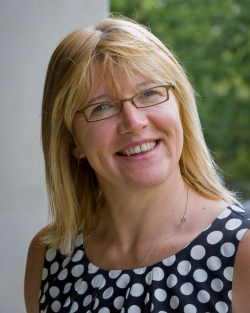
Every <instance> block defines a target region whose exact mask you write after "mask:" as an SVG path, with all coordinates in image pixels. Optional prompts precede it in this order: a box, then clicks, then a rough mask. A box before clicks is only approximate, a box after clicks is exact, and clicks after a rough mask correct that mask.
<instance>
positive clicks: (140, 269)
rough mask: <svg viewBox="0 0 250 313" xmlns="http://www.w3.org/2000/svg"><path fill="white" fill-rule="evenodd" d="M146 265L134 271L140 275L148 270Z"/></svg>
mask: <svg viewBox="0 0 250 313" xmlns="http://www.w3.org/2000/svg"><path fill="white" fill-rule="evenodd" d="M146 269H147V268H146V267H143V268H137V269H136V270H134V273H135V274H138V275H141V274H144V273H145V272H146Z"/></svg>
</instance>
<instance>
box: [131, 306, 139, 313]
mask: <svg viewBox="0 0 250 313" xmlns="http://www.w3.org/2000/svg"><path fill="white" fill-rule="evenodd" d="M128 313H141V309H140V308H139V307H138V306H137V305H132V306H131V307H130V308H129V309H128Z"/></svg>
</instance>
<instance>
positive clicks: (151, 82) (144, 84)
mask: <svg viewBox="0 0 250 313" xmlns="http://www.w3.org/2000/svg"><path fill="white" fill-rule="evenodd" d="M155 83H156V81H155V80H153V79H149V80H146V81H144V82H142V83H139V84H136V85H135V87H136V89H140V88H141V87H144V86H147V85H150V84H155ZM108 97H109V94H108V93H103V94H101V95H99V96H97V97H93V98H91V99H90V101H89V103H95V102H97V101H99V100H105V99H107V98H108Z"/></svg>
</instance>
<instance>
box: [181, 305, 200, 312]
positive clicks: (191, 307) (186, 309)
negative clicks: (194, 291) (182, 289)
mask: <svg viewBox="0 0 250 313" xmlns="http://www.w3.org/2000/svg"><path fill="white" fill-rule="evenodd" d="M196 312H197V309H196V307H195V306H194V305H193V304H187V305H185V306H184V313H196Z"/></svg>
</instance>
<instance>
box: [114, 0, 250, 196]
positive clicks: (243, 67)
mask: <svg viewBox="0 0 250 313" xmlns="http://www.w3.org/2000/svg"><path fill="white" fill-rule="evenodd" d="M110 4H111V12H117V13H120V14H122V15H124V16H126V17H129V18H132V19H135V20H137V21H138V22H139V23H141V24H144V25H146V26H147V27H149V28H150V29H151V31H152V32H153V33H154V34H155V35H156V36H157V37H158V38H159V39H161V40H162V42H163V43H164V44H166V45H167V47H168V48H170V49H171V50H173V51H174V52H175V55H176V54H177V56H178V59H179V60H181V61H180V62H181V64H182V65H183V66H184V67H185V68H186V71H187V73H188V76H189V78H190V79H191V82H192V85H193V86H194V88H195V90H196V91H197V92H198V93H199V94H200V96H201V99H200V100H198V110H199V114H200V118H201V123H202V127H203V132H204V136H205V139H206V142H207V145H208V147H209V149H210V150H211V151H212V155H213V157H214V159H215V162H216V163H217V164H218V165H219V167H220V168H221V169H222V170H223V171H224V173H225V174H224V179H225V182H226V185H227V186H229V188H230V189H233V190H235V191H238V192H240V194H239V195H240V196H241V197H242V198H243V199H246V198H248V197H250V103H249V99H250V88H249V85H250V1H249V0H241V1H236V0H221V1H217V0H143V1H142V0H126V1H124V0H110Z"/></svg>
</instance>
